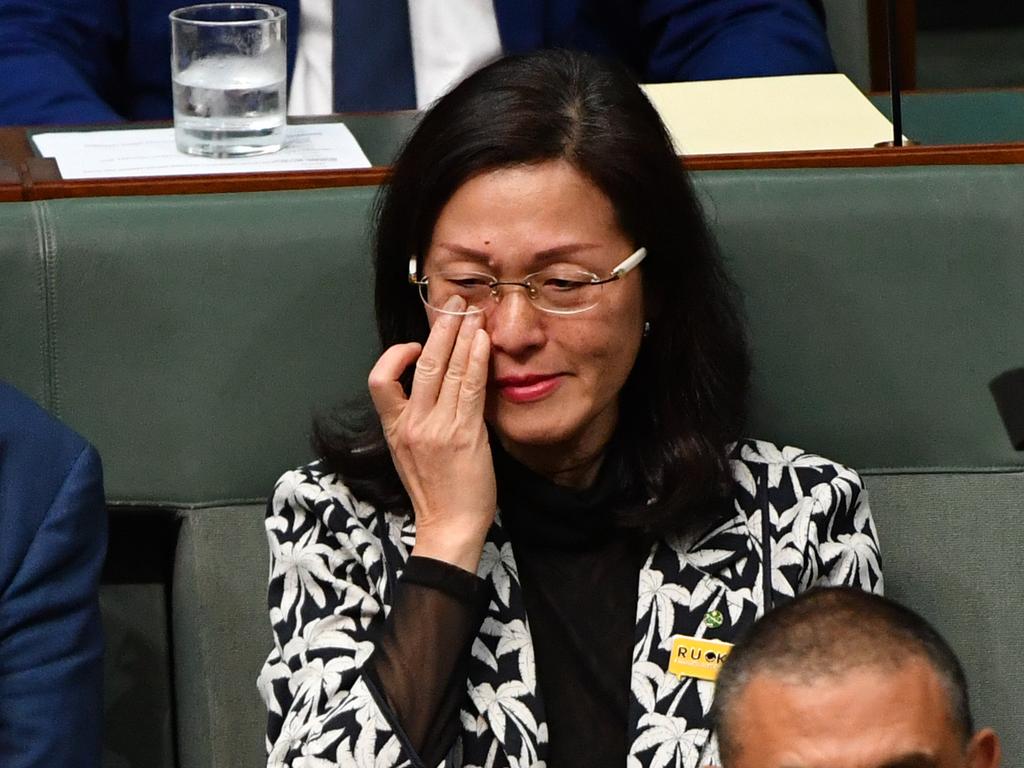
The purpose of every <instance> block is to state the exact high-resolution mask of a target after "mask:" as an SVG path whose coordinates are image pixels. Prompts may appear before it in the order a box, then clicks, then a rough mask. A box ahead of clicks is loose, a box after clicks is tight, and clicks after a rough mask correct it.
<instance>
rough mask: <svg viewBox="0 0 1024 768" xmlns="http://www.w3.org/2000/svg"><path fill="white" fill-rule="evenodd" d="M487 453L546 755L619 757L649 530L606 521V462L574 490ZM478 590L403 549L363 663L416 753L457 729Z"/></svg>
mask: <svg viewBox="0 0 1024 768" xmlns="http://www.w3.org/2000/svg"><path fill="white" fill-rule="evenodd" d="M494 453H495V472H496V474H497V480H498V506H499V509H500V514H501V521H502V523H503V525H504V526H505V528H506V530H507V531H508V534H509V538H510V539H511V542H512V550H513V553H514V555H515V559H516V564H517V566H518V569H519V579H520V582H521V584H522V588H523V602H524V604H525V607H526V614H527V620H528V622H529V627H530V635H531V637H532V639H533V645H534V651H535V658H536V665H537V683H538V686H539V687H540V692H541V695H542V699H543V702H544V716H545V719H546V721H547V724H548V738H549V746H548V761H547V762H548V765H552V766H555V767H556V768H572V767H573V766H587V767H588V768H601V767H602V766H615V767H616V768H621V766H623V765H625V763H626V753H627V749H628V745H627V723H628V706H629V681H630V666H631V655H632V650H633V644H634V628H635V624H636V595H637V578H638V574H639V571H640V567H641V565H642V564H643V561H644V558H645V556H646V554H647V552H648V550H649V542H646V541H644V540H643V539H642V538H641V537H640V536H639V535H637V534H635V533H633V532H631V531H628V530H624V529H622V528H620V527H618V526H617V525H616V523H615V510H616V509H617V508H619V507H620V506H622V505H624V504H627V503H629V494H628V492H626V491H624V490H623V489H622V488H621V485H620V481H619V479H618V473H617V472H615V471H614V470H613V469H612V468H611V464H612V462H610V461H607V460H606V461H605V464H604V466H603V467H602V469H601V471H600V472H599V473H598V478H597V480H596V481H595V483H594V484H593V485H592V486H591V487H590V488H588V489H585V490H574V489H570V488H565V487H563V486H559V485H556V484H554V483H552V482H551V481H550V480H547V479H546V478H544V477H541V476H540V475H537V474H536V473H534V472H532V471H530V470H529V469H527V468H526V467H524V466H522V465H521V464H519V463H517V462H516V461H514V460H513V459H511V458H510V457H508V456H507V455H506V454H504V452H503V451H501V449H500V448H497V447H495V450H494ZM488 600H489V596H488V595H487V591H486V589H485V588H484V582H483V581H482V580H480V579H479V578H478V577H475V576H474V575H472V574H469V573H466V572H465V571H463V570H461V569H460V568H457V567H455V566H453V565H449V564H447V563H442V562H439V561H434V560H430V559H429V558H421V557H412V558H410V559H409V562H408V564H407V567H406V570H405V572H404V573H403V575H402V578H401V579H400V580H399V583H398V585H397V587H396V592H395V598H394V603H393V608H392V610H391V613H390V614H389V616H388V619H387V621H386V622H385V625H384V627H383V630H382V632H381V634H380V636H379V637H378V640H377V651H376V652H375V653H374V656H373V659H372V661H371V665H370V669H369V671H370V674H371V677H372V678H374V679H375V682H376V684H377V686H378V687H379V688H380V689H381V691H382V692H383V694H384V696H385V697H386V698H387V700H388V702H389V703H390V705H391V707H392V708H393V710H394V711H395V713H396V714H397V716H398V718H399V721H400V722H401V723H402V726H403V728H404V730H405V732H406V734H407V735H408V737H409V740H410V741H411V742H412V746H413V747H414V748H415V749H416V750H417V752H418V753H419V755H420V757H421V759H422V760H423V763H424V764H425V765H428V766H429V765H436V764H438V763H439V762H440V761H441V760H442V759H443V758H444V755H445V753H446V751H447V748H448V747H449V746H450V744H451V742H452V740H453V739H454V737H455V734H456V733H457V731H458V727H459V725H458V709H459V706H460V705H462V704H463V699H464V697H465V690H466V674H467V669H468V660H469V652H470V648H471V646H472V640H473V637H474V636H475V635H476V633H477V631H478V630H479V628H480V623H481V622H482V620H483V616H484V613H485V609H486V605H487V602H488ZM424 654H431V655H432V658H433V660H434V662H435V664H432V665H430V666H431V667H432V669H433V670H434V673H428V674H425V670H424V665H423V660H424V658H431V656H425V655H424ZM413 670H415V675H413V677H415V682H412V680H411V678H410V673H411V672H412V671H413Z"/></svg>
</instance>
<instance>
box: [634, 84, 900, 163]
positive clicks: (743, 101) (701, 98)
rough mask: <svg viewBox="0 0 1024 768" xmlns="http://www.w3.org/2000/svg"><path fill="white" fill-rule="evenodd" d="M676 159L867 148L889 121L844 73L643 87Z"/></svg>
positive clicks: (885, 137)
mask: <svg viewBox="0 0 1024 768" xmlns="http://www.w3.org/2000/svg"><path fill="white" fill-rule="evenodd" d="M643 88H644V91H645V92H646V93H647V96H648V98H650V100H651V101H652V102H653V103H654V106H655V108H656V109H657V110H658V112H659V113H660V114H661V119H662V120H663V121H664V122H665V125H666V126H667V127H668V130H669V133H671V134H672V140H673V141H674V142H675V145H676V151H677V152H678V153H679V154H681V155H718V154H729V153H736V152H786V151H809V150H822V149H855V148H863V147H873V146H875V144H877V143H878V142H882V141H892V123H890V122H889V120H888V119H887V118H886V116H885V115H883V114H882V113H881V112H879V111H878V109H877V108H876V107H875V105H874V104H872V103H871V102H870V101H868V99H867V97H866V96H864V94H863V93H861V92H860V90H859V89H858V88H857V86H855V85H854V84H853V83H852V82H850V80H849V79H848V78H847V77H846V75H786V76H782V77H751V78H742V79H737V80H707V81H702V82H690V83H655V84H651V85H645V86H643Z"/></svg>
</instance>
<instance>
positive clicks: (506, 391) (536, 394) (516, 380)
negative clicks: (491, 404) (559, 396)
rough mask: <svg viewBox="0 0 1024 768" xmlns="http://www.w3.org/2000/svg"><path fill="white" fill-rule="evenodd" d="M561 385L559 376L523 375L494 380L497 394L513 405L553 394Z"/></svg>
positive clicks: (530, 401)
mask: <svg viewBox="0 0 1024 768" xmlns="http://www.w3.org/2000/svg"><path fill="white" fill-rule="evenodd" d="M561 383H562V377H561V376H560V375H559V374H524V375H521V376H502V377H501V378H498V379H495V380H494V384H495V386H496V387H497V388H498V394H500V395H501V396H502V397H503V398H504V399H506V400H508V401H510V402H513V403H532V402H534V401H536V400H541V399H543V398H545V397H547V396H548V395H550V394H551V393H552V392H554V391H555V390H556V389H558V387H559V386H560V385H561Z"/></svg>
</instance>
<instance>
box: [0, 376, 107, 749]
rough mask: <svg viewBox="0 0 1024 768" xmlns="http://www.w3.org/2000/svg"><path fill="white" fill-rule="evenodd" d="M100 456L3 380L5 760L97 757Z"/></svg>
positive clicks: (1, 710) (1, 699) (0, 685)
mask: <svg viewBox="0 0 1024 768" xmlns="http://www.w3.org/2000/svg"><path fill="white" fill-rule="evenodd" d="M106 542H107V527H106V510H105V507H104V503H103V478H102V472H101V469H100V459H99V455H98V454H97V453H96V451H95V449H94V448H92V446H90V445H89V444H88V443H87V442H86V441H85V440H83V439H82V438H81V437H79V436H78V435H76V434H75V433H74V432H72V431H71V430H70V429H68V428H67V427H65V426H63V425H62V424H61V423H60V422H58V421H56V420H55V419H54V418H52V417H51V416H49V415H48V414H47V413H46V412H45V411H44V410H43V409H42V408H40V407H39V406H37V405H36V404H35V403H33V402H32V401H31V400H29V399H28V398H27V397H25V396H24V395H22V394H20V393H19V392H18V391H17V390H15V389H13V388H11V387H9V386H7V385H6V384H4V383H3V382H0V765H2V766H3V767H4V768H44V767H46V768H50V767H51V766H61V768H66V767H67V766H81V767H82V768H95V767H96V766H99V763H100V739H101V722H102V717H103V707H102V672H103V670H102V661H103V637H102V632H101V629H100V615H99V601H98V589H99V578H100V570H101V568H102V566H103V558H104V554H105V551H106Z"/></svg>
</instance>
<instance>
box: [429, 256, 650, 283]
mask: <svg viewBox="0 0 1024 768" xmlns="http://www.w3.org/2000/svg"><path fill="white" fill-rule="evenodd" d="M646 257H647V249H646V248H642V247H641V248H637V249H636V250H635V251H633V253H631V254H630V255H629V256H627V257H626V258H625V259H624V260H623V261H621V262H620V263H619V264H618V265H616V267H615V268H614V269H612V277H622V276H623V275H624V274H626V273H627V272H629V271H630V270H631V269H635V268H636V266H637V265H638V264H639V263H640V262H641V261H643V260H644V259H645V258H646ZM409 282H410V283H412V284H413V285H418V284H419V282H420V281H419V278H418V277H417V275H416V257H415V256H411V257H410V258H409Z"/></svg>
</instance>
